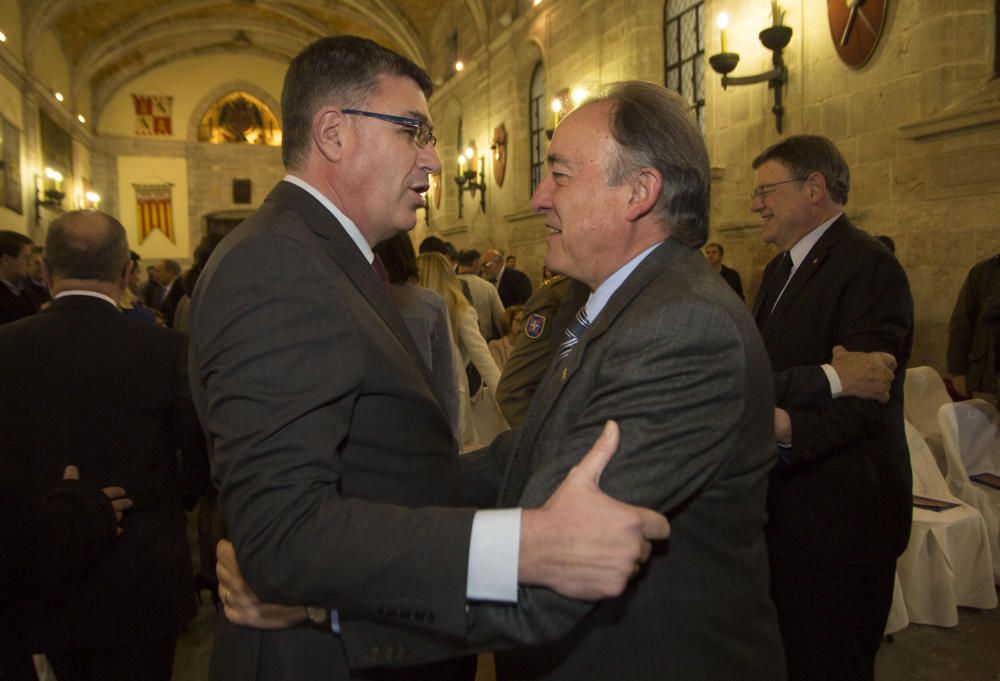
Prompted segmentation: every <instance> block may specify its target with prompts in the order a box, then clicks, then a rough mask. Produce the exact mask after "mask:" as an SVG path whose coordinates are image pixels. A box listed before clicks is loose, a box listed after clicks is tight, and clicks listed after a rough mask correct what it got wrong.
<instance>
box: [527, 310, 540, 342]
mask: <svg viewBox="0 0 1000 681" xmlns="http://www.w3.org/2000/svg"><path fill="white" fill-rule="evenodd" d="M544 330H545V317H543V316H542V315H540V314H532V315H528V318H527V319H526V320H525V321H524V335H525V336H527V337H528V338H538V337H539V336H541V335H542V331H544Z"/></svg>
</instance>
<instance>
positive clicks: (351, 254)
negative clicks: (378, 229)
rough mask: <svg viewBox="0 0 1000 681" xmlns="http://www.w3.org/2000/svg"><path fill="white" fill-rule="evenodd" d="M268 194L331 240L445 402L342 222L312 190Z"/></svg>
mask: <svg viewBox="0 0 1000 681" xmlns="http://www.w3.org/2000/svg"><path fill="white" fill-rule="evenodd" d="M268 198H274V199H276V200H278V201H280V202H282V203H284V204H285V205H287V206H289V207H290V208H291V209H292V210H294V211H295V212H296V213H298V214H299V215H301V216H302V218H303V219H304V220H305V221H306V222H307V223H308V224H309V226H310V228H312V230H313V231H314V232H316V233H317V234H319V235H320V236H322V237H323V238H325V239H326V240H327V241H328V242H329V246H328V247H327V255H329V256H330V258H331V259H332V260H333V261H334V262H336V263H337V266H338V267H340V269H341V270H343V271H344V273H345V274H346V275H347V279H348V280H349V281H350V282H351V284H352V285H353V286H354V287H355V288H356V289H358V292H359V293H360V294H361V296H362V297H363V298H364V299H365V300H367V301H368V303H369V304H370V305H371V306H372V307H373V308H374V309H375V311H376V312H377V313H378V315H379V317H381V319H382V321H383V322H385V324H386V326H388V327H389V328H390V329H392V332H393V334H394V335H395V336H396V339H397V340H398V341H399V342H400V344H401V345H402V346H403V347H404V348H405V349H406V352H407V353H409V355H410V358H411V359H412V360H413V362H414V363H415V364H416V365H417V367H418V368H419V369H420V372H421V374H422V375H423V377H424V381H425V382H426V383H427V387H428V388H429V389H430V391H431V394H432V395H434V398H435V400H437V403H438V406H439V407H440V406H441V405H442V404H444V401H443V400H442V396H441V395H439V394H438V392H437V389H436V388H435V387H434V381H433V380H432V377H431V374H430V369H429V368H428V366H427V363H426V362H425V361H424V358H423V357H422V356H421V355H420V350H419V349H417V346H416V344H415V343H414V342H413V336H411V335H410V332H409V330H408V329H407V328H406V323H405V322H404V321H403V318H402V316H401V315H400V314H399V310H398V309H397V307H396V304H395V303H394V302H393V301H392V298H390V297H389V292H388V291H386V289H385V286H384V285H383V284H382V282H381V281H379V278H378V275H377V274H376V273H375V270H374V269H372V266H371V265H370V264H369V263H368V262H367V261H366V260H365V258H364V256H363V255H362V254H361V251H360V250H359V249H358V246H357V244H355V243H354V241H353V240H352V239H351V237H350V236H348V234H347V232H346V231H345V230H344V227H343V225H341V224H340V222H339V221H338V220H337V219H336V218H335V217H334V216H333V214H332V213H330V211H328V210H327V209H326V207H325V206H323V205H322V204H321V203H319V201H317V200H316V199H315V197H313V196H312V195H310V194H309V192H307V191H305V190H304V189H302V188H300V187H297V186H295V185H293V184H291V183H290V182H279V183H278V185H277V186H276V187H275V188H274V190H273V191H272V192H271V194H270V195H269V196H268ZM441 409H442V412H443V411H444V408H443V407H441Z"/></svg>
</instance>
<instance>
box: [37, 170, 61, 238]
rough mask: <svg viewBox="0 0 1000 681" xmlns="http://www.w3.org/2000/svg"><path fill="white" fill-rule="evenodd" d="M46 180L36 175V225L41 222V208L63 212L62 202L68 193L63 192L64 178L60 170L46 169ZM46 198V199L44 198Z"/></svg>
mask: <svg viewBox="0 0 1000 681" xmlns="http://www.w3.org/2000/svg"><path fill="white" fill-rule="evenodd" d="M44 175H45V177H44V179H43V178H42V177H41V176H39V175H35V224H36V225H37V224H38V223H39V221H40V220H41V215H40V211H39V209H40V208H43V207H44V208H48V209H49V210H62V200H63V197H65V196H66V193H65V192H64V191H62V181H63V176H62V173H60V172H59V171H58V170H53V169H52V168H48V167H47V168H45V173H44ZM43 197H44V198H43Z"/></svg>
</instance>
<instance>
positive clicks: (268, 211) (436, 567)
mask: <svg viewBox="0 0 1000 681" xmlns="http://www.w3.org/2000/svg"><path fill="white" fill-rule="evenodd" d="M430 92H431V83H430V79H429V77H428V76H427V74H426V73H425V72H424V71H423V70H422V69H420V68H419V67H418V66H416V65H415V64H414V63H413V62H411V61H410V60H409V59H406V58H405V57H402V56H400V55H398V54H396V53H393V52H391V51H389V50H386V49H384V48H382V47H380V46H379V45H377V44H375V43H374V42H372V41H370V40H365V39H361V38H356V37H351V36H339V37H333V38H323V39H320V40H318V41H316V42H315V43H313V44H312V45H310V46H309V47H307V48H306V49H305V50H304V51H303V52H302V53H301V54H299V55H298V56H297V57H296V58H295V59H294V60H293V61H292V63H291V65H290V67H289V69H288V72H287V75H286V78H285V84H284V88H283V91H282V102H281V108H282V113H283V117H284V130H283V142H282V157H283V160H284V163H285V166H286V168H287V170H288V174H287V175H286V176H285V178H284V180H283V181H282V182H280V183H279V184H278V185H277V186H276V187H275V188H274V190H272V192H271V194H270V195H269V196H268V197H267V198H266V199H265V201H264V203H263V205H262V206H261V208H260V209H259V210H258V211H257V212H256V213H255V214H254V215H252V216H251V217H250V218H248V219H247V220H246V221H245V222H243V223H242V224H241V225H240V226H239V227H238V228H237V229H236V230H235V231H234V232H232V233H231V234H230V235H229V236H228V237H227V238H226V239H225V240H224V241H223V242H222V243H221V244H220V245H219V247H218V249H216V251H215V253H214V254H213V256H212V258H211V260H210V261H209V262H208V265H207V266H206V268H205V270H204V271H203V273H202V275H201V276H200V278H199V281H198V284H197V287H196V289H195V294H194V297H193V300H192V304H191V329H192V331H191V335H192V350H191V363H192V371H191V380H192V388H193V392H194V393H195V398H196V402H197V404H198V409H199V413H200V415H201V417H202V423H203V424H204V425H205V428H206V431H207V432H208V433H210V434H211V436H212V438H213V440H214V471H213V474H214V477H215V480H216V482H217V483H218V484H219V486H220V494H219V501H220V505H221V508H222V511H223V514H224V516H225V520H226V527H227V529H228V530H229V533H230V538H231V539H232V543H233V545H234V546H235V549H236V553H237V555H238V556H239V562H240V566H241V568H242V570H243V573H244V574H245V575H246V578H247V582H248V583H249V584H250V586H251V587H252V588H253V589H254V590H255V591H256V592H257V593H258V594H260V596H261V598H262V599H263V600H267V601H272V602H279V603H280V602H285V603H301V604H311V605H313V606H316V607H315V608H311V609H309V613H310V618H311V619H312V620H313V625H314V626H310V625H308V624H299V626H294V627H291V628H288V629H285V630H275V631H259V630H253V629H249V628H244V627H240V626H235V625H233V624H230V623H228V622H226V621H222V620H220V622H219V626H218V628H217V630H216V638H215V645H214V648H213V651H212V663H211V664H212V669H211V674H212V676H213V678H217V679H227V680H237V679H244V678H247V679H249V678H254V679H282V680H285V681H289V680H294V679H319V678H322V679H348V678H359V675H360V676H364V673H363V672H361V673H355V671H354V670H355V669H357V668H359V667H370V666H374V665H379V664H382V665H385V664H393V665H407V664H409V665H414V664H416V663H419V662H423V661H425V660H426V659H428V656H427V654H426V646H408V645H404V644H403V643H402V642H401V640H400V639H401V637H402V636H403V632H407V631H420V630H423V631H426V632H430V633H431V634H433V635H435V639H439V640H448V639H453V638H456V637H459V636H462V635H463V634H464V633H465V632H466V629H467V625H468V621H467V603H468V602H469V601H474V600H490V601H508V602H512V601H516V600H517V598H518V595H517V587H518V583H519V582H520V583H521V584H533V585H538V586H543V587H547V588H551V589H553V590H555V591H557V592H560V593H563V594H565V595H567V596H570V597H577V598H590V599H596V598H599V597H607V596H613V595H617V594H618V593H621V591H622V590H623V589H624V588H625V583H626V581H627V579H629V578H630V577H631V576H634V575H635V574H636V572H637V570H638V567H639V565H640V564H641V563H642V562H643V561H644V560H646V559H647V558H648V556H649V552H650V544H649V542H648V540H647V537H648V538H662V537H663V536H665V535H666V533H667V525H666V521H665V519H664V518H663V517H662V516H660V515H659V514H656V513H653V512H652V511H648V510H645V509H639V508H635V507H632V506H627V505H626V504H622V503H620V502H617V501H615V500H613V499H611V498H610V497H607V496H605V495H603V494H602V493H601V492H600V490H599V489H598V488H597V484H596V476H597V475H598V472H599V470H601V469H602V467H603V461H605V460H606V457H608V456H609V452H610V451H611V450H613V449H614V442H613V437H612V442H611V443H608V442H607V441H606V440H602V441H601V444H602V446H601V447H600V448H597V449H596V451H595V453H596V454H597V455H598V456H599V457H604V458H594V457H589V458H585V459H584V460H583V461H581V463H580V465H579V466H578V467H577V469H576V472H575V473H574V474H571V475H569V476H568V477H567V480H566V483H565V484H563V485H561V486H560V487H559V488H558V490H557V491H556V492H555V493H554V494H553V496H552V497H551V498H550V499H549V501H548V503H546V504H545V506H544V508H538V509H531V510H524V511H523V512H522V511H521V510H520V509H511V510H504V511H487V512H476V511H474V509H470V508H463V507H462V506H463V504H464V499H465V490H463V487H462V480H461V475H460V472H459V462H458V456H457V449H456V446H455V442H454V438H453V436H452V430H451V425H450V422H449V419H448V415H447V414H446V412H445V410H444V409H443V408H442V406H441V405H442V403H443V402H442V398H441V397H440V396H439V395H437V394H436V391H435V389H434V387H433V386H434V381H433V379H432V377H431V376H430V375H429V369H428V368H427V366H426V365H425V363H424V362H423V360H422V359H421V357H420V354H419V351H418V349H417V348H416V345H415V344H414V342H413V340H412V338H411V337H410V335H409V332H408V331H407V329H406V326H405V324H404V322H403V319H402V317H401V316H400V315H399V312H398V310H397V309H396V307H395V305H394V303H393V299H392V297H391V295H390V293H389V292H388V290H387V287H386V286H385V285H384V284H385V283H386V282H385V281H380V279H383V277H382V276H380V275H384V270H382V271H380V270H381V268H380V267H379V266H378V261H375V260H374V256H373V253H372V246H374V245H375V244H377V243H379V242H381V241H384V240H386V239H388V238H390V237H392V236H394V235H396V234H399V233H401V232H405V231H408V230H410V229H411V228H412V227H413V226H414V224H415V223H416V210H417V208H420V207H422V206H423V205H424V198H423V194H424V192H426V191H427V189H428V186H429V184H428V175H430V174H431V173H435V172H437V171H439V170H440V168H441V164H440V160H439V159H438V156H437V153H436V152H435V149H434V142H435V139H434V135H433V132H432V130H433V126H432V123H431V118H430V114H429V111H428V107H427V101H426V97H427V96H428V95H429V94H430ZM612 430H613V429H612ZM494 498H495V495H494ZM221 595H222V596H223V601H224V604H225V606H226V608H227V613H229V612H230V609H231V608H232V606H233V605H238V603H235V602H233V601H231V596H233V594H232V593H231V592H230V591H224V592H223V593H222V594H221ZM235 596H236V598H238V596H239V595H238V594H236V595H235ZM331 610H332V611H333V613H332V616H331V618H330V619H331V620H332V621H325V620H326V618H327V614H328V613H329V612H330V611H331ZM296 616H297V617H298V618H299V619H300V620H301V619H304V614H303V609H302V608H301V607H300V608H298V609H297V612H296ZM296 623H297V624H298V622H296ZM393 625H395V626H396V627H399V628H401V629H402V631H400V630H399V629H393V630H391V631H390V630H387V629H384V627H387V626H393ZM463 672H465V676H464V677H463V676H462V674H463ZM470 673H471V670H470V669H469V667H468V665H463V664H462V663H461V662H460V663H459V664H458V665H457V666H456V665H455V664H454V663H447V664H444V665H442V664H436V665H424V666H417V667H414V666H410V667H406V668H404V669H402V670H399V671H398V675H397V672H391V671H389V672H384V673H380V674H379V676H378V678H405V679H434V680H439V679H450V678H471V675H470ZM366 678H367V677H366Z"/></svg>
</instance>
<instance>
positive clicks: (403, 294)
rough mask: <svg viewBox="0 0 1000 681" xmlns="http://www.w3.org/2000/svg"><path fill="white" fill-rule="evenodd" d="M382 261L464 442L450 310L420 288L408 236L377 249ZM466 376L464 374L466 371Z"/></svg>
mask: <svg viewBox="0 0 1000 681" xmlns="http://www.w3.org/2000/svg"><path fill="white" fill-rule="evenodd" d="M374 251H375V257H377V258H380V259H381V260H382V266H383V267H384V268H385V273H386V276H387V277H388V279H389V284H390V285H391V286H392V297H393V298H394V299H395V301H396V307H397V308H399V314H400V315H401V316H402V317H403V321H404V322H406V328H407V329H409V331H410V335H411V336H413V340H414V342H415V343H416V345H417V349H418V350H420V356H421V357H423V359H424V362H425V363H426V364H427V366H428V367H429V368H430V370H431V376H432V377H433V381H434V387H435V388H437V391H438V394H439V395H440V396H441V399H442V400H443V401H444V404H442V405H441V406H443V407H444V409H445V411H446V412H447V413H448V420H449V422H450V423H451V431H452V434H453V435H454V436H455V439H456V441H458V442H461V435H462V431H460V430H459V422H458V402H459V400H458V385H457V383H456V380H455V357H454V355H455V353H454V351H453V350H452V345H453V343H452V338H451V336H452V334H451V325H450V323H449V322H448V309H447V307H446V306H445V302H444V298H442V297H441V295H440V294H438V293H435V292H434V291H430V290H428V289H426V288H423V287H422V286H417V284H416V282H417V255H416V253H414V251H413V243H412V242H411V241H410V237H409V235H407V234H402V233H400V234H397V235H396V236H394V237H392V238H391V239H389V240H388V241H383V242H382V243H380V244H379V245H377V246H376V247H375V248H374ZM463 373H464V372H463Z"/></svg>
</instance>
